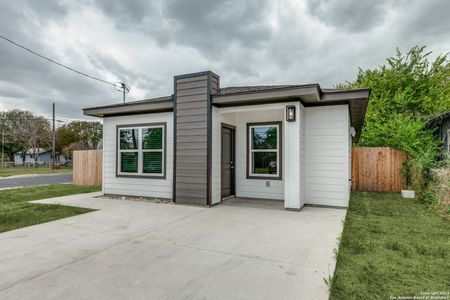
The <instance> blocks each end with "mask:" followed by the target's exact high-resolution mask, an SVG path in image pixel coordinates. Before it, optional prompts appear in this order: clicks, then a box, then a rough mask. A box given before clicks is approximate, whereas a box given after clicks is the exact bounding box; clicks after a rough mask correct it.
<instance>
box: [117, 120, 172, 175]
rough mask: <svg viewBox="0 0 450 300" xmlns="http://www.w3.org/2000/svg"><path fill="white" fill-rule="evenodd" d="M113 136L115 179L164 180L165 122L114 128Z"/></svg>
mask: <svg viewBox="0 0 450 300" xmlns="http://www.w3.org/2000/svg"><path fill="white" fill-rule="evenodd" d="M117 136H118V151H117V152H118V154H117V156H118V157H117V176H143V177H152V178H165V163H166V155H165V151H166V149H165V145H166V141H165V139H166V124H165V123H158V124H143V125H126V126H118V127H117Z"/></svg>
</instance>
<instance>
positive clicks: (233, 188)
mask: <svg viewBox="0 0 450 300" xmlns="http://www.w3.org/2000/svg"><path fill="white" fill-rule="evenodd" d="M222 128H227V129H231V132H232V148H233V149H232V157H233V163H234V168H233V171H232V178H231V180H230V182H231V187H230V189H231V192H230V195H229V196H226V197H230V196H236V126H234V125H231V124H227V123H221V127H220V201H222V199H223V198H226V197H223V196H222V166H223V155H222V154H223V145H222Z"/></svg>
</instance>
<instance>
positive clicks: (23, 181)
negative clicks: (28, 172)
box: [0, 174, 72, 189]
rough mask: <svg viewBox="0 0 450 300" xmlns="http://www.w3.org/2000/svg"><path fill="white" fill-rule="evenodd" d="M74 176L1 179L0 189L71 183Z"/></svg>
mask: <svg viewBox="0 0 450 300" xmlns="http://www.w3.org/2000/svg"><path fill="white" fill-rule="evenodd" d="M70 182H72V174H61V175H59V174H58V175H45V174H43V175H38V176H30V177H16V178H5V179H0V189H3V188H13V187H21V186H33V185H42V184H56V183H70Z"/></svg>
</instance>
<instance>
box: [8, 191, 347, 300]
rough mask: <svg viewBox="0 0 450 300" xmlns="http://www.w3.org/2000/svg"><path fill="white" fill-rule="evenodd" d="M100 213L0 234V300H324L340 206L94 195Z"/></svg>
mask: <svg viewBox="0 0 450 300" xmlns="http://www.w3.org/2000/svg"><path fill="white" fill-rule="evenodd" d="M94 195H95V194H90V195H77V196H69V197H61V198H53V199H46V200H40V201H37V202H41V203H64V204H69V205H76V206H83V207H90V208H96V209H99V210H98V211H95V212H91V213H87V214H84V215H79V216H75V217H71V218H67V219H62V220H58V221H54V222H49V223H45V224H40V225H36V226H31V227H27V228H22V229H18V230H14V231H10V232H6V233H2V234H0V299H227V300H229V299H327V298H328V291H327V288H326V286H325V284H324V281H323V278H324V277H327V276H328V274H332V273H333V270H334V260H333V249H334V248H335V247H336V237H337V236H338V235H339V233H340V232H341V230H342V221H341V220H342V219H343V218H344V216H345V213H346V211H345V210H342V209H329V208H312V207H306V208H304V209H303V210H302V211H301V212H290V211H282V210H272V209H259V208H247V207H234V206H225V205H218V206H216V207H213V208H202V207H193V206H182V205H172V204H156V203H148V202H139V201H124V200H110V199H103V198H93V196H94Z"/></svg>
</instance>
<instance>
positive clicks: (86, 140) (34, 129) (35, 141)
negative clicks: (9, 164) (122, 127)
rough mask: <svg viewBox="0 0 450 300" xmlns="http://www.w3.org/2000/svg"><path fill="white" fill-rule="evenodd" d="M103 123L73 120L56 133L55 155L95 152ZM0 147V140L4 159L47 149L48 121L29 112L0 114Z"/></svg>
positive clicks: (48, 138) (49, 139)
mask: <svg viewBox="0 0 450 300" xmlns="http://www.w3.org/2000/svg"><path fill="white" fill-rule="evenodd" d="M102 130H103V128H102V124H101V123H100V122H90V121H72V122H69V123H67V124H64V125H63V126H61V127H59V128H57V130H56V152H57V153H63V154H65V155H66V156H67V157H68V158H69V159H70V158H71V157H72V152H73V150H83V149H95V148H97V146H98V143H99V142H100V140H101V139H102ZM0 135H1V136H0V145H1V143H2V138H3V140H4V144H3V145H2V146H3V147H2V148H3V149H4V155H5V157H7V158H9V159H10V160H13V159H14V154H15V153H22V155H23V154H25V152H26V151H27V150H28V149H36V148H44V149H49V148H50V147H51V144H52V130H51V125H50V120H48V119H46V118H44V117H42V116H38V115H36V114H34V113H32V112H29V111H22V110H18V109H16V110H10V111H0Z"/></svg>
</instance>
